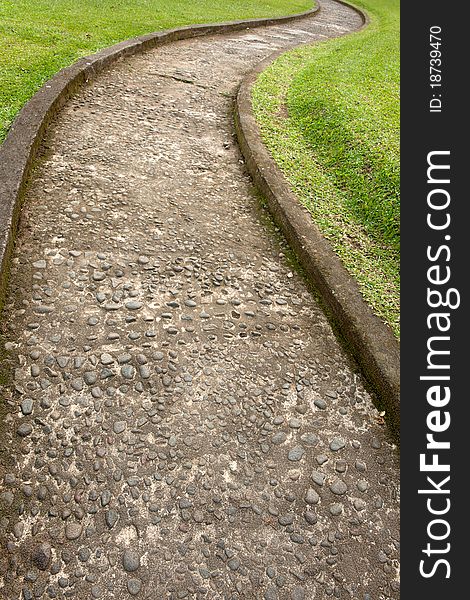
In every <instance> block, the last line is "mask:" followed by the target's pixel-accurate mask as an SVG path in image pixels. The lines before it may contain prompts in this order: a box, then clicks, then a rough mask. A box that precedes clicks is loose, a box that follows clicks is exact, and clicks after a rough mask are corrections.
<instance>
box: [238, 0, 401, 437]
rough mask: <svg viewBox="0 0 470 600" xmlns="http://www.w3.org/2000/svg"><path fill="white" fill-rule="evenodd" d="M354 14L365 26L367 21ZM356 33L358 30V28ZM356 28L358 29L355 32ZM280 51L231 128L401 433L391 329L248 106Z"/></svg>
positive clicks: (247, 93) (243, 97) (242, 101)
mask: <svg viewBox="0 0 470 600" xmlns="http://www.w3.org/2000/svg"><path fill="white" fill-rule="evenodd" d="M341 4H346V5H347V6H350V7H351V8H353V9H354V10H356V12H358V13H359V14H360V15H361V17H362V19H363V25H362V27H361V28H360V29H362V28H364V27H365V26H366V25H367V24H368V22H369V20H368V18H367V16H366V15H365V13H363V12H362V11H361V10H360V9H358V8H356V7H354V6H351V5H349V4H348V3H346V2H341ZM360 29H359V30H360ZM359 30H357V31H359ZM284 52H285V50H283V51H281V52H276V53H274V54H272V55H271V56H270V57H268V58H267V59H266V60H264V61H262V62H260V63H259V64H258V65H257V66H256V67H255V69H254V70H252V71H251V72H250V74H249V75H248V76H247V77H246V78H245V79H244V81H243V82H242V84H241V86H240V89H239V92H238V95H237V98H236V101H235V129H236V133H237V137H238V142H239V145H240V149H241V151H242V154H243V156H244V158H245V162H246V166H247V168H248V171H249V173H250V175H251V177H252V179H253V181H254V183H255V185H256V187H257V188H258V189H259V191H260V192H261V193H262V195H263V196H264V197H265V199H266V201H267V204H268V208H269V210H270V212H271V213H272V215H273V217H274V219H275V221H276V222H277V224H278V225H279V226H280V228H281V230H282V231H283V233H284V235H285V236H286V238H287V240H288V242H289V244H290V246H291V247H292V248H293V250H294V251H295V253H296V254H297V257H298V259H299V261H300V263H301V265H302V267H303V268H304V270H305V272H306V275H307V277H308V279H309V280H310V281H311V282H312V283H313V285H314V286H315V288H316V289H317V290H318V292H319V294H320V296H321V298H322V301H323V303H324V304H325V306H326V308H327V311H329V312H330V314H331V317H332V319H333V321H334V323H335V324H336V325H337V327H338V329H339V331H340V333H341V335H342V336H343V338H344V340H345V342H346V344H347V346H348V347H349V349H350V350H351V351H352V354H353V356H354V357H355V359H356V360H357V362H358V363H359V365H360V366H361V367H362V370H363V372H364V375H365V376H366V379H367V380H368V382H369V383H370V385H371V386H372V388H373V389H374V391H375V392H376V394H377V395H378V397H379V403H381V404H382V406H381V407H383V408H384V409H385V413H386V420H387V423H388V424H389V426H390V428H391V430H392V433H393V434H394V435H395V436H396V437H397V438H399V431H400V346H399V342H398V340H397V339H396V338H395V336H394V335H393V333H392V331H391V329H390V328H389V327H388V326H387V325H385V324H384V323H383V322H382V321H381V320H380V319H379V318H378V317H377V316H376V315H375V314H374V313H373V312H372V310H371V308H370V307H369V306H368V304H366V302H365V301H364V299H363V297H362V295H361V292H360V290H359V286H358V284H357V282H356V281H355V279H354V278H353V277H352V276H351V275H350V274H349V273H348V272H347V270H346V269H345V267H344V266H343V264H342V262H341V260H340V259H339V258H338V256H337V255H336V253H335V252H334V250H333V249H332V247H331V245H330V243H329V242H328V241H327V240H326V239H325V238H324V237H323V235H322V234H321V233H320V231H319V229H318V228H317V226H316V225H315V224H314V222H313V221H312V217H311V215H310V213H309V212H308V211H307V209H306V208H304V207H303V206H302V205H301V203H300V201H299V200H298V198H297V196H296V195H295V194H294V192H293V191H292V189H291V187H290V185H289V183H288V182H287V180H286V178H285V177H284V175H283V174H282V172H281V170H280V169H279V167H278V166H277V164H276V163H275V161H274V160H273V158H272V157H271V155H270V153H269V151H268V150H267V148H266V146H265V145H264V143H263V141H262V139H261V134H260V131H259V128H258V125H257V122H256V118H255V115H254V112H253V109H252V104H251V91H252V88H253V85H254V83H255V82H256V79H257V77H258V75H259V74H260V73H261V72H262V71H264V70H265V69H266V68H267V67H268V66H269V65H270V64H271V63H272V62H273V61H274V60H275V59H276V58H277V57H278V56H280V55H281V54H283V53H284Z"/></svg>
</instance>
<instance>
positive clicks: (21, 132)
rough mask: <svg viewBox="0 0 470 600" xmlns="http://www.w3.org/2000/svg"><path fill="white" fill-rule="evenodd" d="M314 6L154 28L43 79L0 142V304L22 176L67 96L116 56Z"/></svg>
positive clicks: (254, 24) (299, 16)
mask: <svg viewBox="0 0 470 600" xmlns="http://www.w3.org/2000/svg"><path fill="white" fill-rule="evenodd" d="M319 10H320V7H319V6H318V5H316V6H315V7H314V8H312V9H310V10H308V11H306V12H303V13H298V14H293V15H287V16H284V17H272V18H264V19H246V20H240V21H230V22H226V23H214V24H207V25H206V24H202V25H189V26H186V27H179V28H176V29H167V30H162V31H157V32H155V33H150V34H147V35H142V36H139V37H137V38H133V39H130V40H126V41H124V42H120V43H119V44H115V45H114V46H110V47H108V48H105V49H103V50H100V51H99V52H97V53H96V54H93V55H91V56H86V57H84V58H81V59H80V60H78V61H77V62H75V63H74V64H72V65H71V66H69V67H66V68H64V69H62V70H61V71H59V72H58V73H57V74H56V75H54V77H52V78H51V79H50V80H49V81H47V82H46V83H45V84H44V85H43V86H42V87H41V88H40V89H39V90H38V91H37V92H36V94H35V95H34V96H33V97H32V98H31V100H29V101H28V102H27V103H26V104H25V105H24V107H23V108H22V110H21V111H20V112H19V114H18V116H17V117H16V119H15V121H14V122H13V124H12V126H11V128H10V131H9V133H8V135H7V137H6V138H5V141H4V142H3V144H1V145H0V308H1V306H2V304H3V300H4V296H5V291H6V282H7V278H8V270H9V263H10V258H11V253H12V249H13V244H14V239H15V235H16V230H17V226H18V221H19V215H20V211H21V203H22V198H23V195H24V191H25V189H26V186H27V182H28V178H29V176H30V174H31V169H32V166H33V163H34V160H35V158H36V157H37V155H38V150H39V147H40V145H41V142H42V139H43V137H44V134H45V131H46V129H47V126H48V125H49V123H50V122H51V121H52V119H53V118H54V116H55V115H56V114H57V113H58V112H59V111H60V109H61V107H62V106H63V105H64V104H65V102H66V101H67V99H68V98H70V97H71V96H72V95H73V94H74V93H75V92H76V91H77V90H78V89H79V88H80V87H81V86H82V85H84V84H86V83H87V82H88V81H90V80H92V79H93V78H95V77H96V75H98V74H99V73H100V72H101V71H103V70H105V69H106V68H108V67H109V66H111V65H112V64H113V63H115V62H116V61H118V60H120V59H122V58H126V57H129V56H133V55H135V54H140V53H143V52H145V51H147V50H151V49H153V48H156V47H158V46H162V45H164V44H168V43H171V42H175V41H178V40H183V39H188V38H194V37H199V36H204V35H213V34H221V33H230V32H234V31H239V30H242V29H250V28H252V27H262V26H266V25H274V24H277V23H286V22H289V21H294V20H297V19H302V18H305V17H309V16H311V15H313V14H315V13H316V12H318V11H319Z"/></svg>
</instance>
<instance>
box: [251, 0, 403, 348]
mask: <svg viewBox="0 0 470 600" xmlns="http://www.w3.org/2000/svg"><path fill="white" fill-rule="evenodd" d="M356 4H357V5H358V6H361V7H363V8H365V9H366V10H367V12H368V14H369V16H370V17H371V24H370V25H369V26H368V27H367V28H366V29H364V30H363V31H361V32H358V33H356V34H352V35H350V36H346V37H343V38H339V39H337V40H332V41H328V42H325V43H322V44H318V45H316V46H304V47H302V48H298V49H296V50H294V51H291V52H288V53H287V54H284V55H283V56H281V57H280V58H279V59H278V60H276V61H275V62H274V63H273V65H272V66H270V67H269V68H268V69H267V70H266V71H265V72H264V73H262V74H261V76H260V77H259V79H258V81H257V83H256V85H255V87H254V90H253V106H254V110H255V113H256V115H257V119H258V122H259V125H260V128H261V132H262V136H263V139H264V141H265V143H266V145H267V146H268V148H269V149H270V151H271V153H272V155H273V157H274V158H275V160H276V161H277V162H278V164H279V166H280V167H281V169H282V170H283V171H284V173H285V175H286V177H287V178H288V180H289V181H290V183H291V185H292V187H293V188H294V190H295V191H296V193H297V194H298V196H299V198H300V199H301V201H302V203H303V204H304V205H305V206H306V207H307V208H308V209H309V210H310V212H311V214H312V217H313V219H314V221H315V222H316V223H317V225H318V226H319V228H320V229H321V231H322V232H323V234H324V235H325V236H326V237H327V238H328V239H329V240H330V241H331V243H332V245H333V247H334V249H335V251H336V252H337V253H338V255H339V256H340V258H341V259H342V261H343V263H344V265H345V266H346V268H347V269H348V270H349V271H350V273H352V275H354V277H355V278H356V279H357V281H358V283H359V285H360V288H361V291H362V293H363V295H364V298H365V299H366V300H367V302H368V303H369V304H370V305H371V307H372V308H373V310H374V311H375V312H376V314H377V315H379V316H380V317H381V318H382V319H383V320H384V321H385V322H387V323H388V324H389V325H390V326H391V327H392V329H393V331H394V333H395V334H396V335H397V337H399V332H400V328H399V310H400V306H399V287H400V271H399V244H400V229H399V202H400V199H399V168H400V165H399V2H398V0H357V1H356Z"/></svg>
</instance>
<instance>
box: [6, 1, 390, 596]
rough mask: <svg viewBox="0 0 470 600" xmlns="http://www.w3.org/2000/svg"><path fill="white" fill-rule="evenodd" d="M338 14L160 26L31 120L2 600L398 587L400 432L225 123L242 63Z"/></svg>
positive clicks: (340, 30) (13, 330)
mask: <svg viewBox="0 0 470 600" xmlns="http://www.w3.org/2000/svg"><path fill="white" fill-rule="evenodd" d="M359 26H360V19H359V17H358V15H357V14H356V13H355V12H353V11H352V10H351V9H350V8H348V7H346V6H343V5H341V4H338V3H335V2H333V1H332V0H323V2H322V10H321V12H320V14H319V15H317V16H312V17H309V18H307V19H303V20H299V21H298V22H296V23H289V24H287V25H276V26H270V27H265V28H260V29H253V30H246V31H243V32H239V33H235V34H229V35H221V36H213V37H203V38H199V39H193V40H185V41H180V42H176V43H173V44H171V45H168V46H164V47H161V48H158V49H155V50H153V51H150V52H148V53H146V54H145V55H142V56H138V57H133V58H130V59H126V60H125V61H123V62H120V63H118V64H117V65H115V66H114V67H113V68H112V69H111V70H109V71H108V72H106V73H105V74H103V75H102V76H100V77H99V78H98V79H96V80H95V81H94V82H93V83H92V84H91V85H89V86H88V87H85V88H83V89H82V90H81V91H80V93H79V94H78V95H77V96H76V97H74V98H73V99H72V100H71V101H69V102H68V103H67V105H66V106H65V107H64V109H63V110H62V112H61V113H60V115H59V117H58V118H57V120H56V122H55V123H54V125H53V126H52V127H51V129H50V132H49V134H48V137H47V139H46V140H45V142H44V144H43V151H42V157H41V160H40V161H39V163H38V166H37V168H36V170H35V173H34V175H33V177H32V181H31V185H30V189H29V192H28V194H27V197H26V199H25V204H24V211H23V215H22V222H21V227H20V232H19V236H18V241H17V245H16V250H15V254H14V259H13V264H12V271H11V278H10V285H9V291H8V296H7V300H6V303H5V307H4V314H3V318H2V320H3V332H2V347H4V348H5V355H4V356H2V360H3V364H4V371H5V370H6V371H8V370H11V372H12V376H11V378H10V381H9V382H6V383H5V382H4V384H3V389H2V398H3V399H4V403H3V404H4V408H3V409H2V410H3V413H2V414H1V415H0V422H1V423H2V425H1V428H0V510H1V513H0V542H1V546H0V598H2V600H3V599H4V600H19V599H22V600H31V599H33V598H34V599H36V598H44V599H48V598H75V599H78V600H88V599H104V600H126V599H128V598H132V597H136V598H138V599H152V600H160V599H166V598H169V599H183V598H196V599H203V598H204V599H219V598H220V599H224V600H225V599H227V600H228V599H230V600H235V599H242V598H243V599H245V598H248V599H261V600H284V599H286V600H287V599H292V600H312V599H323V598H341V599H343V598H344V599H353V600H386V599H393V600H395V599H398V598H399V587H398V555H399V550H398V544H399V526H398V523H399V521H398V515H399V513H398V481H399V478H398V451H397V449H396V448H395V446H394V445H393V443H392V440H391V438H390V437H389V434H388V432H387V428H386V427H385V425H384V423H383V421H382V419H381V417H380V416H379V414H378V412H377V410H376V409H375V408H374V406H373V404H372V402H371V398H370V396H369V394H368V392H367V391H366V389H365V387H364V384H363V379H362V377H361V375H360V373H359V372H358V369H357V367H356V366H355V364H354V363H353V362H352V361H351V360H350V359H349V358H348V357H347V355H346V354H345V353H344V351H343V350H342V348H341V346H340V345H339V343H338V341H337V339H336V338H335V336H334V334H333V332H332V329H331V327H330V325H329V324H328V321H327V320H326V318H325V316H324V314H323V313H322V311H321V308H320V307H319V305H318V303H317V301H316V300H315V298H314V296H313V295H312V293H311V291H309V289H308V287H307V285H306V283H305V281H304V279H303V278H302V276H301V275H300V274H299V273H298V271H297V270H296V269H295V266H294V264H293V262H292V261H291V259H290V258H289V256H290V255H289V252H288V250H287V248H286V244H285V242H284V241H283V239H282V238H281V237H280V236H279V234H278V233H277V231H276V229H275V228H274V227H273V226H272V224H271V222H270V220H269V218H268V217H267V215H266V213H265V211H264V209H262V208H261V207H260V206H259V200H258V198H257V197H256V194H255V192H254V189H253V186H252V183H251V181H250V179H249V177H248V176H247V174H246V172H245V171H244V166H243V161H242V159H241V155H240V153H239V150H238V148H237V145H236V141H235V137H234V131H233V122H232V105H233V99H234V95H235V93H236V90H237V87H238V85H239V83H240V81H241V79H242V78H243V76H244V74H246V73H247V72H248V71H249V70H250V68H252V67H253V66H254V65H255V64H256V63H257V62H258V61H260V60H262V59H263V58H265V57H266V56H268V55H269V54H270V53H272V52H273V51H275V50H278V49H282V48H287V47H289V46H291V45H293V44H298V43H301V42H308V41H315V40H323V39H326V38H328V37H333V36H337V35H341V34H344V33H347V32H349V31H351V30H354V29H356V28H357V27H359ZM5 407H6V408H5Z"/></svg>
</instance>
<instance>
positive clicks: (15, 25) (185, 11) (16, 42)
mask: <svg viewBox="0 0 470 600" xmlns="http://www.w3.org/2000/svg"><path fill="white" fill-rule="evenodd" d="M311 6H312V0H224V2H213V1H212V0H0V48H1V50H0V142H1V141H2V140H3V139H4V137H5V135H6V132H7V130H8V127H9V126H10V124H11V123H12V121H13V119H14V117H15V115H16V114H17V113H18V111H19V110H20V109H21V107H22V106H23V104H24V103H25V102H26V101H27V100H28V99H29V98H31V96H32V95H33V94H34V92H35V91H36V90H37V89H38V88H39V87H40V86H41V85H42V84H43V83H44V82H45V81H47V79H49V78H50V77H52V75H54V73H56V72H57V71H59V70H60V69H61V68H63V67H65V66H67V65H69V64H71V63H73V62H74V61H75V60H76V59H78V58H80V57H82V56H86V55H88V54H92V53H93V52H96V51H97V50H99V49H100V48H104V47H106V46H109V45H111V44H114V43H117V42H120V41H122V40H125V39H127V38H131V37H135V36H137V35H141V34H144V33H150V32H152V31H156V30H158V29H166V28H169V27H176V26H179V25H188V24H191V23H206V22H216V21H226V20H235V19H242V18H255V17H269V16H280V15H284V14H289V13H296V12H301V11H304V10H307V9H308V8H311Z"/></svg>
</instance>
